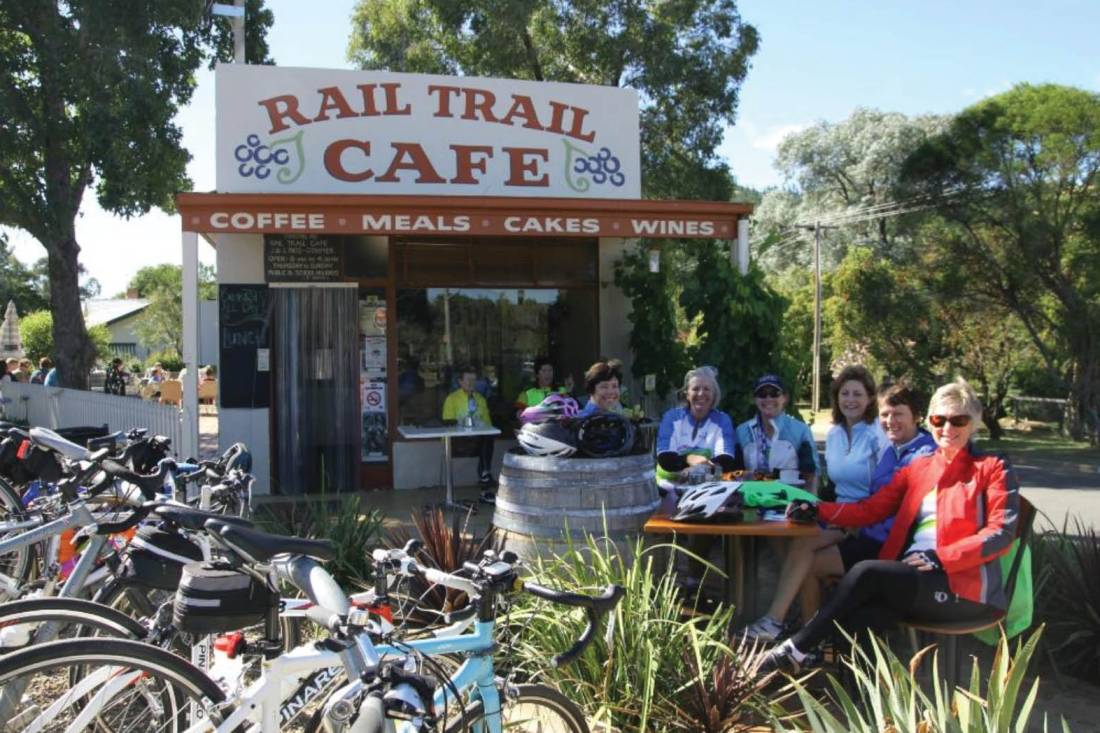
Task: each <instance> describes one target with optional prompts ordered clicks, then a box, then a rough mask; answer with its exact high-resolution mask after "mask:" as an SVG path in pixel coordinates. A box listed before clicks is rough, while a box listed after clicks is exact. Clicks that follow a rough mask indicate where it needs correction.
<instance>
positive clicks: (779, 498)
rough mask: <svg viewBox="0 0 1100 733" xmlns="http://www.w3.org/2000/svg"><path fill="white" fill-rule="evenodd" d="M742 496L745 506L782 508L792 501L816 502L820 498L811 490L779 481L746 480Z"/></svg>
mask: <svg viewBox="0 0 1100 733" xmlns="http://www.w3.org/2000/svg"><path fill="white" fill-rule="evenodd" d="M741 496H742V498H743V499H744V502H745V506H747V507H759V508H761V509H781V508H783V507H785V506H787V505H788V504H790V503H791V502H792V501H808V502H810V503H811V504H816V503H817V502H818V501H820V499H819V498H818V497H816V496H814V495H813V494H811V493H810V492H809V491H806V490H804V489H799V488H797V487H794V486H788V485H787V484H784V483H781V482H779V481H744V482H742V483H741Z"/></svg>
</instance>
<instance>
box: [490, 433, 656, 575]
mask: <svg viewBox="0 0 1100 733" xmlns="http://www.w3.org/2000/svg"><path fill="white" fill-rule="evenodd" d="M653 465H654V464H653V456H652V455H651V454H648V453H646V454H642V455H632V456H621V457H618V458H555V457H551V456H529V455H526V454H524V453H519V452H511V451H510V452H508V453H506V454H505V455H504V461H503V464H502V467H501V471H500V487H499V489H498V490H497V496H496V507H495V509H494V511H493V526H495V527H496V528H497V531H498V532H499V533H501V534H503V535H504V536H505V547H506V548H507V549H509V550H512V551H514V552H516V553H517V554H519V555H520V557H523V558H527V559H530V558H533V557H534V556H536V555H541V556H543V557H547V556H549V555H551V554H555V553H560V552H561V551H562V550H563V549H564V548H565V547H566V545H567V539H568V537H570V536H571V537H572V540H573V543H574V545H578V544H584V542H585V535H592V536H595V537H607V538H608V539H610V540H611V541H612V542H614V543H615V544H616V545H617V546H618V547H619V548H620V549H622V547H623V543H624V542H625V541H626V540H629V539H632V538H635V537H637V536H638V535H639V534H640V533H641V531H642V526H643V525H644V524H645V522H646V520H647V519H649V516H650V515H651V514H653V511H654V510H655V509H656V508H657V506H658V504H659V503H660V501H659V498H658V495H657V484H656V481H655V479H654V473H653Z"/></svg>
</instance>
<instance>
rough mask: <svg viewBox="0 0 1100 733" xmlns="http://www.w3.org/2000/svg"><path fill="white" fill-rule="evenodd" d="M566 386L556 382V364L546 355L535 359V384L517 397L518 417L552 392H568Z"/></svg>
mask: <svg viewBox="0 0 1100 733" xmlns="http://www.w3.org/2000/svg"><path fill="white" fill-rule="evenodd" d="M567 392H568V391H567V390H566V389H565V388H564V387H559V386H558V385H556V384H554V364H553V363H552V362H551V361H550V360H549V359H548V358H546V357H545V356H540V357H539V358H537V359H535V386H534V387H530V388H528V389H525V390H523V391H522V392H520V393H519V396H517V397H516V402H515V408H516V417H517V418H518V417H519V416H520V413H522V412H523V411H524V410H526V409H527V408H528V407H533V406H535V405H537V404H538V403H540V402H542V401H543V400H544V399H546V398H547V397H549V396H550V395H551V394H567Z"/></svg>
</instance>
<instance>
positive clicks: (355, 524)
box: [256, 493, 385, 588]
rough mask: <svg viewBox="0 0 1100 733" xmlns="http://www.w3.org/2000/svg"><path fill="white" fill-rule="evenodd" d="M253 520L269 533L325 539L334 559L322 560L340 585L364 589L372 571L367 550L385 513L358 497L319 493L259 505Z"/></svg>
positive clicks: (378, 540)
mask: <svg viewBox="0 0 1100 733" xmlns="http://www.w3.org/2000/svg"><path fill="white" fill-rule="evenodd" d="M256 513H257V522H258V523H260V524H261V525H263V526H265V527H266V528H267V529H269V530H270V531H272V532H276V533H279V534H286V535H294V536H297V537H310V538H317V539H329V540H332V542H333V544H335V545H336V558H335V559H334V560H330V561H329V562H326V563H325V569H326V570H328V571H329V572H330V573H332V576H333V577H334V578H336V582H338V583H339V584H340V585H341V586H342V587H343V588H354V587H360V588H365V587H367V586H368V585H369V584H370V581H371V578H372V577H373V574H374V568H373V566H372V564H371V550H373V549H374V548H376V547H378V546H379V545H380V544H381V540H382V529H383V523H384V521H385V516H384V515H383V514H382V512H381V511H380V510H378V509H368V510H367V511H366V512H363V507H362V505H361V502H360V500H359V498H358V497H355V496H345V497H343V498H341V499H333V498H330V497H327V496H325V495H324V494H323V493H322V494H321V495H319V496H311V497H309V498H308V499H307V500H306V501H294V502H280V503H271V504H263V505H261V507H260V508H258V509H257V512H256Z"/></svg>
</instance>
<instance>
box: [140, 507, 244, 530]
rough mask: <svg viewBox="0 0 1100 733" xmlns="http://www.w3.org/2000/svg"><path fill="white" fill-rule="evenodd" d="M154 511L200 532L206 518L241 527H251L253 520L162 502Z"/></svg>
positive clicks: (185, 527) (165, 518)
mask: <svg viewBox="0 0 1100 733" xmlns="http://www.w3.org/2000/svg"><path fill="white" fill-rule="evenodd" d="M153 513H154V514H156V515H157V516H158V517H160V518H161V519H163V520H164V521H166V522H170V523H171V524H174V525H176V526H177V527H182V528H183V529H189V530H192V531H193V532H199V531H201V530H202V529H204V525H205V524H206V520H208V519H217V520H219V521H221V522H224V523H225V524H232V525H236V526H239V527H251V526H252V522H250V521H248V520H247V519H242V518H241V517H229V516H226V515H224V514H218V513H217V512H208V511H206V510H204V509H191V508H190V507H182V506H177V505H175V504H162V505H161V506H158V507H157V508H156V509H154V510H153Z"/></svg>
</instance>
